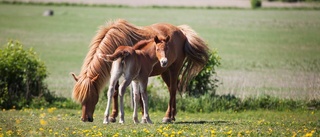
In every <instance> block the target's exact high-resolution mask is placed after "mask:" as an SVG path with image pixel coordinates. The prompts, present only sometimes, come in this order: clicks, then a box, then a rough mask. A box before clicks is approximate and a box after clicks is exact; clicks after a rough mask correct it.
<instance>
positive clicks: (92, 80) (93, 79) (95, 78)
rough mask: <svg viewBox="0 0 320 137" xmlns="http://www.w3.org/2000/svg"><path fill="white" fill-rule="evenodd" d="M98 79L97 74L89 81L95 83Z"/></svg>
mask: <svg viewBox="0 0 320 137" xmlns="http://www.w3.org/2000/svg"><path fill="white" fill-rule="evenodd" d="M98 77H99V74H98V75H97V76H95V77H94V78H92V79H91V82H94V81H96V80H97V79H98Z"/></svg>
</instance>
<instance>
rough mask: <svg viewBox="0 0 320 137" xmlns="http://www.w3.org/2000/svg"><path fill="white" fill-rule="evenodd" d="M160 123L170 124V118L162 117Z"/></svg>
mask: <svg viewBox="0 0 320 137" xmlns="http://www.w3.org/2000/svg"><path fill="white" fill-rule="evenodd" d="M162 123H171V118H168V117H164V118H163V119H162Z"/></svg>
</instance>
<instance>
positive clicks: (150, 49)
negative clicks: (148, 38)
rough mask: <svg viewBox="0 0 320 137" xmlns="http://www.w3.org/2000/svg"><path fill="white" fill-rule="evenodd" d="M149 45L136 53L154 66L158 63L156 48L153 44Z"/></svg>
mask: <svg viewBox="0 0 320 137" xmlns="http://www.w3.org/2000/svg"><path fill="white" fill-rule="evenodd" d="M148 45H149V46H148ZM148 45H147V46H145V47H144V48H142V49H140V50H136V53H137V55H138V56H141V57H144V58H145V60H148V62H150V63H152V64H154V63H156V62H157V61H158V58H157V56H156V51H155V47H154V46H153V44H148Z"/></svg>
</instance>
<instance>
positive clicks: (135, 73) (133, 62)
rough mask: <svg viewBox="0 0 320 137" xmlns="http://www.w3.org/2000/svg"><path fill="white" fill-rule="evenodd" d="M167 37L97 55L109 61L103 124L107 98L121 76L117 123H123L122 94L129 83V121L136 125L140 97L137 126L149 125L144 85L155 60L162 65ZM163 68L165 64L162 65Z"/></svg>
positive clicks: (107, 121) (105, 120) (164, 59)
mask: <svg viewBox="0 0 320 137" xmlns="http://www.w3.org/2000/svg"><path fill="white" fill-rule="evenodd" d="M169 38H170V37H169V36H168V37H166V38H163V37H158V36H155V38H154V39H150V40H142V41H140V42H138V43H137V44H136V45H134V46H133V47H131V46H119V47H118V48H117V49H116V50H115V52H114V53H113V54H112V55H105V54H99V58H101V59H104V60H105V61H107V62H112V68H111V73H110V74H111V77H110V82H109V89H108V93H107V94H108V102H107V107H106V111H105V116H104V121H103V123H104V124H107V123H109V119H108V118H109V109H110V104H111V97H112V95H113V93H114V90H115V85H116V83H117V81H118V80H119V78H120V76H121V75H124V80H123V81H122V83H121V84H120V87H119V95H120V113H119V115H120V120H119V123H124V110H123V109H124V105H123V95H124V93H125V91H126V88H127V87H128V86H129V84H130V83H131V82H132V87H133V93H134V109H133V121H134V123H139V120H138V114H137V102H139V99H140V94H141V96H142V97H141V99H142V103H143V109H144V110H143V112H144V114H143V117H142V121H141V123H149V124H151V123H152V121H151V119H150V117H149V114H148V95H147V92H146V91H147V85H148V77H149V75H150V74H151V72H152V69H153V66H154V65H155V64H157V63H158V60H159V61H160V62H162V63H164V64H166V63H167V62H166V60H167V58H166V52H167V51H165V50H166V49H167V48H166V42H167V41H169ZM163 67H165V65H163Z"/></svg>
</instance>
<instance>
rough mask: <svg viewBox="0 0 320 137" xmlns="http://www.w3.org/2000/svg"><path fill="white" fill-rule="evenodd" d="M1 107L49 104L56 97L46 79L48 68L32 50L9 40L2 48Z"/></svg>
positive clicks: (0, 71)
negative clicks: (49, 88)
mask: <svg viewBox="0 0 320 137" xmlns="http://www.w3.org/2000/svg"><path fill="white" fill-rule="evenodd" d="M0 60H1V62H0V76H1V77H0V108H12V107H17V108H20V107H23V106H28V105H30V103H31V102H33V104H34V105H36V103H38V104H39V105H45V104H46V103H48V102H47V101H46V99H49V98H52V95H51V94H50V92H49V90H48V88H47V86H46V84H45V83H44V79H45V78H46V77H47V69H46V66H45V64H44V62H42V61H41V60H40V59H39V58H38V57H37V54H36V53H35V52H34V51H33V49H32V48H30V49H29V50H24V49H23V46H22V44H20V43H19V42H14V41H9V42H8V43H7V45H6V46H5V47H4V48H3V49H0Z"/></svg>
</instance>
